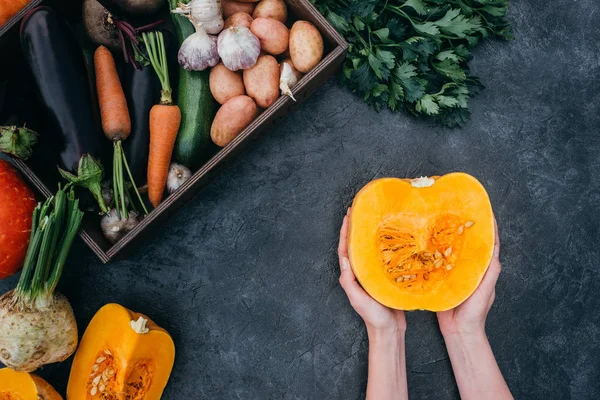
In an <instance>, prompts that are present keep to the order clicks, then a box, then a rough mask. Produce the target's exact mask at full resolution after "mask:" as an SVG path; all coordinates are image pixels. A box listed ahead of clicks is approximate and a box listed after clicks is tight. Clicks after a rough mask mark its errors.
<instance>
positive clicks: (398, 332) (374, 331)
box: [367, 325, 405, 343]
mask: <svg viewBox="0 0 600 400" xmlns="http://www.w3.org/2000/svg"><path fill="white" fill-rule="evenodd" d="M367 336H368V337H369V342H371V343H389V342H392V341H398V340H399V339H401V340H404V336H405V330H404V329H400V328H398V327H390V328H375V327H372V326H368V325H367Z"/></svg>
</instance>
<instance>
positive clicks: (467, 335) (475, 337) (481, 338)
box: [442, 329, 489, 353]
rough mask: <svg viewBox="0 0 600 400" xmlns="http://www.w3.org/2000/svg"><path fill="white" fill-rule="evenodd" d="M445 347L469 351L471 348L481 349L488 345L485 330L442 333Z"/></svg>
mask: <svg viewBox="0 0 600 400" xmlns="http://www.w3.org/2000/svg"><path fill="white" fill-rule="evenodd" d="M442 336H443V337H444V342H446V347H448V348H450V347H452V348H457V349H461V351H462V352H465V353H469V352H471V351H472V350H477V349H481V348H482V347H487V346H489V342H488V339H487V335H486V334H485V330H483V329H480V330H474V331H455V332H451V333H443V332H442Z"/></svg>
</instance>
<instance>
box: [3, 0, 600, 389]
mask: <svg viewBox="0 0 600 400" xmlns="http://www.w3.org/2000/svg"><path fill="white" fill-rule="evenodd" d="M510 18H511V20H512V21H513V23H514V28H515V36H516V40H514V41H512V42H497V41H488V42H486V43H485V44H483V45H481V46H480V47H479V48H478V50H477V51H476V52H475V60H474V61H473V62H472V64H471V66H472V69H473V71H474V73H475V74H476V75H477V76H480V77H481V78H482V81H483V83H484V84H485V85H486V86H487V90H485V91H484V92H483V94H481V95H480V96H479V97H477V98H476V99H474V101H472V103H471V109H472V111H473V120H472V122H471V123H469V124H468V125H467V126H466V127H465V128H464V129H457V130H447V129H442V128H440V127H438V126H435V125H432V124H430V123H427V122H423V121H416V120H413V119H411V118H409V117H407V116H406V115H404V114H401V113H400V114H392V113H389V112H381V113H376V112H375V111H374V110H372V109H369V108H368V107H367V106H365V105H364V104H363V103H362V101H361V100H360V99H359V98H357V97H355V96H354V95H352V93H350V92H349V91H347V90H346V89H345V88H343V87H341V86H340V85H339V84H338V83H337V81H336V80H331V81H330V82H329V83H328V84H326V85H325V86H324V87H322V88H321V89H320V90H318V91H317V92H316V93H315V94H314V96H313V97H312V98H311V99H309V100H308V101H307V102H306V103H304V104H303V105H301V106H300V107H298V109H297V110H296V111H295V112H294V113H293V114H292V115H290V116H289V117H288V118H287V119H285V120H284V121H283V122H282V123H281V124H280V125H278V126H277V127H276V128H275V129H273V130H272V131H271V132H269V133H267V134H265V135H264V136H263V137H262V138H261V139H260V140H258V141H257V142H256V143H255V144H254V145H253V146H252V147H251V148H250V149H249V150H248V151H247V152H246V153H244V154H242V155H241V156H240V157H239V159H238V160H237V161H235V162H234V163H232V164H230V165H229V167H227V168H226V169H224V170H223V171H222V174H221V175H220V176H219V177H218V178H217V179H216V180H215V181H214V182H213V183H211V184H210V185H209V186H208V187H207V188H206V189H205V190H204V191H203V192H202V193H200V194H199V195H198V196H197V197H196V198H194V199H193V200H192V201H191V202H190V204H188V205H187V206H185V207H184V208H183V209H182V210H181V211H180V212H179V213H177V214H176V215H174V216H173V217H172V218H171V219H170V220H169V221H168V223H166V224H165V225H164V228H162V229H159V230H158V231H157V232H156V237H155V239H153V240H151V241H148V242H146V243H145V244H144V245H142V246H140V247H139V249H138V250H137V251H136V252H134V253H133V254H131V255H130V257H129V258H128V259H127V260H126V261H120V262H113V263H111V264H109V265H102V264H101V263H100V262H99V261H98V260H97V259H96V258H95V256H94V255H93V254H92V253H91V252H90V251H89V250H88V249H87V248H85V247H84V245H83V244H82V243H81V242H79V243H78V244H77V245H76V246H75V249H74V251H73V254H72V256H71V258H70V262H69V265H68V267H67V269H66V272H65V277H64V280H63V282H62V286H61V287H62V291H63V292H64V293H66V295H67V296H68V297H69V299H70V301H71V302H72V304H73V306H74V309H75V313H76V315H77V318H78V321H79V324H80V328H81V329H83V328H84V327H85V326H86V325H87V323H88V322H89V320H90V318H91V317H92V315H93V314H94V312H95V311H96V310H97V309H98V308H99V307H101V306H102V305H103V304H105V303H108V302H118V303H120V304H123V305H125V306H127V307H129V308H131V309H133V310H137V311H141V312H144V313H146V314H148V315H150V316H151V317H152V318H154V319H155V321H156V322H158V323H159V324H160V325H161V326H163V327H165V328H166V329H168V330H169V332H171V334H172V335H173V338H174V340H175V344H176V347H177V358H176V363H175V367H174V370H173V374H172V376H171V380H170V382H169V385H168V387H167V389H166V392H165V396H164V398H166V399H328V398H332V399H358V398H363V397H364V393H365V386H366V372H367V370H366V367H367V364H366V363H367V339H366V332H365V329H364V326H363V323H362V321H361V320H360V318H359V317H358V316H357V315H355V313H354V312H353V310H352V309H351V307H350V305H349V304H348V301H347V299H346V297H345V295H344V293H343V291H342V290H341V289H340V287H339V285H338V265H337V259H336V255H335V249H336V244H337V240H338V229H339V225H340V222H341V218H342V216H343V215H344V213H345V210H346V207H347V206H348V205H349V204H350V202H351V200H352V198H353V196H354V194H355V193H356V192H357V191H358V190H359V189H360V188H361V187H362V185H364V184H365V183H367V182H368V181H370V180H371V179H373V178H377V177H382V176H400V177H405V176H409V177H412V176H418V175H432V174H442V173H445V172H449V171H457V170H460V171H466V172H469V173H471V174H473V175H475V176H476V177H478V178H479V179H480V180H481V181H482V182H483V184H484V185H485V186H486V188H487V189H488V191H489V194H490V197H491V199H492V203H493V205H494V209H495V211H496V215H497V219H498V223H499V226H500V235H501V240H502V252H501V259H502V262H503V272H502V274H501V276H500V280H499V282H498V287H497V298H496V303H495V304H494V307H493V309H492V311H491V313H490V315H489V318H488V324H487V332H488V336H489V338H490V341H491V343H492V347H493V349H494V352H495V354H496V357H497V359H498V362H499V364H500V368H501V369H502V371H503V373H504V375H505V377H506V380H507V381H508V384H509V386H510V388H511V389H512V391H513V393H514V394H515V396H516V398H519V399H598V398H600V360H599V356H600V311H599V310H600V296H599V294H598V293H600V279H599V274H600V272H599V267H600V265H599V259H600V232H599V224H600V217H599V216H598V215H599V214H598V210H599V208H600V178H599V177H600V156H599V150H600V132H599V131H600V24H599V23H598V21H600V4H598V2H597V1H596V0H579V1H568V0H555V1H552V2H547V1H544V0H530V1H514V2H513V3H512V5H511V9H510ZM15 283H16V278H13V279H9V280H7V281H3V282H1V283H0V292H4V291H5V290H7V289H8V288H11V287H13V285H15ZM406 340H407V349H408V350H407V353H408V354H407V363H408V371H409V378H408V380H409V391H410V394H411V397H412V398H413V399H435V400H444V399H456V398H458V391H457V389H456V386H455V383H454V379H453V375H452V371H451V367H450V363H449V361H448V356H447V354H446V351H445V347H444V343H443V340H442V337H441V335H440V333H439V330H438V327H437V323H436V321H435V316H434V315H433V314H431V313H426V312H413V313H410V314H409V315H408V332H407V339H406ZM69 368H70V362H65V363H63V364H60V365H52V366H48V367H45V368H44V369H43V370H42V371H41V375H42V376H44V377H46V378H48V380H49V381H50V382H51V383H52V384H53V385H55V386H56V387H57V388H58V389H59V390H60V391H61V392H63V393H64V390H65V387H66V383H67V377H68V372H69Z"/></svg>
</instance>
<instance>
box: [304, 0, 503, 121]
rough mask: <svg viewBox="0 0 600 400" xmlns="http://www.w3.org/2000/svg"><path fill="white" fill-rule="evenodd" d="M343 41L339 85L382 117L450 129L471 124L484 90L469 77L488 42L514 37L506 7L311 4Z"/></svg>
mask: <svg viewBox="0 0 600 400" xmlns="http://www.w3.org/2000/svg"><path fill="white" fill-rule="evenodd" d="M313 1H314V2H315V3H316V5H317V7H318V9H319V11H321V13H322V14H323V15H325V17H326V18H327V19H328V20H329V22H330V23H331V24H332V25H333V26H334V27H335V28H336V29H337V30H338V31H339V32H340V33H341V34H342V35H343V36H344V37H345V38H346V40H347V41H348V43H349V49H348V53H347V54H346V60H345V61H344V64H343V68H342V81H343V82H344V84H346V85H347V86H348V87H350V88H351V89H352V91H354V92H357V93H358V94H359V95H361V96H362V97H363V99H364V100H365V101H366V102H367V103H369V104H372V105H373V106H374V107H375V108H376V109H377V110H379V109H381V108H382V107H386V106H387V107H389V108H390V109H392V110H397V109H399V108H404V109H405V110H407V111H408V112H410V113H411V114H414V115H418V116H427V117H431V118H433V119H435V120H436V121H438V122H440V123H442V124H444V125H446V126H451V127H453V126H460V125H462V124H464V123H465V122H466V121H467V120H468V119H469V118H470V113H469V110H468V101H469V97H471V96H474V95H476V94H477V93H479V91H480V90H481V88H482V85H481V83H480V82H479V79H478V78H476V77H474V76H472V75H471V74H470V73H469V67H468V61H469V60H470V59H471V51H470V50H471V49H472V48H473V47H474V46H475V45H476V44H477V43H478V42H479V41H480V40H481V39H483V38H486V37H490V36H493V37H498V38H503V39H510V38H511V37H512V33H511V29H510V25H509V23H508V22H507V20H506V11H507V8H508V0H494V1H488V0H485V1H483V0H445V1H443V2H442V1H438V0H405V1H402V0H401V1H400V2H378V1H374V0H313Z"/></svg>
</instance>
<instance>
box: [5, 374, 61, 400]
mask: <svg viewBox="0 0 600 400" xmlns="http://www.w3.org/2000/svg"><path fill="white" fill-rule="evenodd" d="M0 400H62V397H61V396H60V394H58V393H57V392H56V390H54V388H53V387H52V386H51V385H50V384H49V383H48V382H46V381H45V380H43V379H42V378H40V377H39V376H37V375H35V374H30V373H27V372H17V371H14V370H12V369H10V368H2V369H0Z"/></svg>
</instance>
